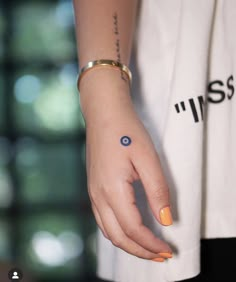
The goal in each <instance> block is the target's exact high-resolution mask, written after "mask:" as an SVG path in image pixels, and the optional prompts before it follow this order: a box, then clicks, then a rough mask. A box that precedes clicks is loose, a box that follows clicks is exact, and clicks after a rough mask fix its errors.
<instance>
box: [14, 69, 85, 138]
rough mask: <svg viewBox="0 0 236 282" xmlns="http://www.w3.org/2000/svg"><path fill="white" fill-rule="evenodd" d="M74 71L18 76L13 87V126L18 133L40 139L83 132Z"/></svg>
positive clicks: (66, 70) (26, 71)
mask: <svg viewBox="0 0 236 282" xmlns="http://www.w3.org/2000/svg"><path fill="white" fill-rule="evenodd" d="M76 76H77V68H76V66H75V65H73V64H67V65H64V66H63V67H62V68H61V69H60V70H52V71H40V70H38V71H35V70H33V69H29V70H28V69H27V70H24V71H22V72H20V73H19V74H18V75H17V77H16V80H15V83H14V98H13V107H14V117H15V118H14V123H15V127H16V130H17V132H19V133H25V134H33V135H36V136H41V137H43V138H46V139H48V138H58V137H63V136H66V137H69V136H75V135H77V134H78V133H79V132H80V131H81V132H82V131H84V120H83V116H82V114H81V111H80V103H79V95H78V91H77V89H76Z"/></svg>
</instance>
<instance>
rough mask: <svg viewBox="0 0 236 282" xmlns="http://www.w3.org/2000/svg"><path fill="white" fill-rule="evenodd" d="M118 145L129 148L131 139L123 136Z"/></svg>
mask: <svg viewBox="0 0 236 282" xmlns="http://www.w3.org/2000/svg"><path fill="white" fill-rule="evenodd" d="M120 143H121V144H122V145H123V146H129V145H130V144H131V139H130V137H129V136H123V137H121V138H120Z"/></svg>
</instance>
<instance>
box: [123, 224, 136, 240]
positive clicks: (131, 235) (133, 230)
mask: <svg viewBox="0 0 236 282" xmlns="http://www.w3.org/2000/svg"><path fill="white" fill-rule="evenodd" d="M138 229H139V228H138V227H136V226H132V227H131V226H129V227H128V228H126V230H125V234H126V235H127V236H128V237H129V238H134V237H135V236H136V235H137V234H138Z"/></svg>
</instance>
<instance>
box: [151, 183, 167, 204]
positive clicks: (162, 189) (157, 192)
mask: <svg viewBox="0 0 236 282" xmlns="http://www.w3.org/2000/svg"><path fill="white" fill-rule="evenodd" d="M152 197H153V198H154V199H157V200H159V201H163V200H164V201H165V200H166V199H167V198H168V188H167V186H159V187H158V188H157V189H154V191H153V192H152Z"/></svg>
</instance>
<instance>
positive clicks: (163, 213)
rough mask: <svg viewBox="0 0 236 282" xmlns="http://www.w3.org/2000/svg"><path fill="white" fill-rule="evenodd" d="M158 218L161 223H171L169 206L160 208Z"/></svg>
mask: <svg viewBox="0 0 236 282" xmlns="http://www.w3.org/2000/svg"><path fill="white" fill-rule="evenodd" d="M160 219H161V223H162V224H163V225H171V224H172V223H173V220H172V216H171V212H170V207H165V208H163V209H161V210H160Z"/></svg>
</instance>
